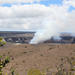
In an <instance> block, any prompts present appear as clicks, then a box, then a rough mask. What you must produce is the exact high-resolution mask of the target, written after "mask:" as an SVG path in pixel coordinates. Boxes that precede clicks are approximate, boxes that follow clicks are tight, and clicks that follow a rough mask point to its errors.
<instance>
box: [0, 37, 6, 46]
mask: <svg viewBox="0 0 75 75" xmlns="http://www.w3.org/2000/svg"><path fill="white" fill-rule="evenodd" d="M5 44H6V41H5V40H4V39H3V38H2V37H0V46H3V45H5Z"/></svg>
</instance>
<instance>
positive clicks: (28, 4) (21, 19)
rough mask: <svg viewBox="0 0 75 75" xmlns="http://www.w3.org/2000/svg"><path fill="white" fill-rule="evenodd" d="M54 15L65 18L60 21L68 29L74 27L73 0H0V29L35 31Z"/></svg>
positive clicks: (53, 17)
mask: <svg viewBox="0 0 75 75" xmlns="http://www.w3.org/2000/svg"><path fill="white" fill-rule="evenodd" d="M65 16H66V17H65ZM56 17H61V19H63V18H64V19H66V22H67V23H65V21H64V20H61V21H62V22H63V23H64V24H63V25H69V28H68V30H72V29H73V28H75V26H74V25H75V21H74V20H75V0H0V31H15V30H21V31H24V30H32V31H36V30H40V29H43V26H44V27H45V25H44V22H45V19H48V22H49V21H51V20H52V21H55V19H56V20H57V18H56ZM57 24H59V25H62V24H61V23H57ZM71 25H73V26H71ZM62 27H63V26H62Z"/></svg>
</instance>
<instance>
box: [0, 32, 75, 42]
mask: <svg viewBox="0 0 75 75" xmlns="http://www.w3.org/2000/svg"><path fill="white" fill-rule="evenodd" d="M34 33H35V32H16V31H14V32H0V37H3V38H4V39H5V41H6V42H11V43H29V42H30V40H31V39H32V38H33V36H34ZM60 37H61V39H60V40H55V39H54V38H53V37H52V38H51V39H49V40H47V41H45V42H43V43H75V37H74V36H71V34H68V33H63V34H61V35H60Z"/></svg>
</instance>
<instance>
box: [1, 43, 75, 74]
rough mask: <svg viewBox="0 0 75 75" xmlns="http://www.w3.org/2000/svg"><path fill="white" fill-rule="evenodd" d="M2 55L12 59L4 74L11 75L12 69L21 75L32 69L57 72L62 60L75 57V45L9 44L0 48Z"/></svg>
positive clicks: (4, 69)
mask: <svg viewBox="0 0 75 75" xmlns="http://www.w3.org/2000/svg"><path fill="white" fill-rule="evenodd" d="M0 55H2V56H3V57H5V56H9V57H10V63H8V64H7V65H6V67H5V68H3V71H4V73H5V72H7V73H8V74H10V70H11V68H14V69H15V70H16V73H19V75H25V73H27V71H28V70H29V69H32V68H35V69H40V70H44V69H49V70H50V71H52V72H55V71H57V69H56V66H58V65H60V63H62V62H61V59H62V58H66V57H69V58H70V57H75V44H49V43H48V44H47V43H46V44H38V45H29V44H7V45H5V46H3V47H0ZM66 64H67V65H66ZM66 64H65V66H66V68H67V69H69V65H68V63H66Z"/></svg>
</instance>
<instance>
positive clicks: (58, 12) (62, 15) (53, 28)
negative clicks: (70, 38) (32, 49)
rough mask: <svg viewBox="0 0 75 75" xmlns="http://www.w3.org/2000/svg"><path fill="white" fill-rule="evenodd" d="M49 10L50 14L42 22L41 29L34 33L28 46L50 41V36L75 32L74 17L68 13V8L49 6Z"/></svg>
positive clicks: (64, 6)
mask: <svg viewBox="0 0 75 75" xmlns="http://www.w3.org/2000/svg"><path fill="white" fill-rule="evenodd" d="M50 9H51V11H50V12H52V14H49V15H48V16H47V17H45V18H44V19H43V20H42V24H41V25H42V29H39V30H38V31H37V32H36V33H35V35H34V37H33V39H32V40H31V41H30V44H38V43H40V42H43V41H46V40H48V39H50V38H51V37H52V36H58V37H59V34H60V33H61V32H65V31H71V32H73V33H74V32H75V30H74V29H75V26H74V24H75V22H74V18H75V16H74V14H73V16H72V12H71V13H70V12H68V6H66V5H63V6H60V7H59V6H50ZM72 17H73V18H72ZM70 22H71V23H70ZM72 24H73V25H72ZM70 28H71V29H70ZM72 29H73V30H72Z"/></svg>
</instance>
